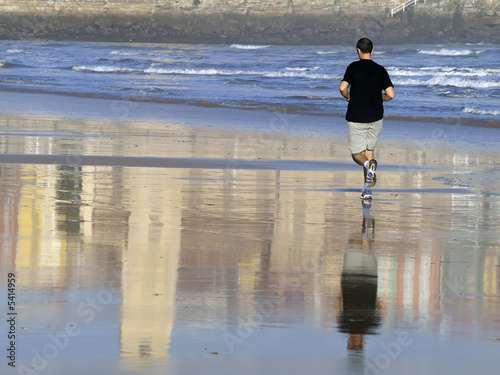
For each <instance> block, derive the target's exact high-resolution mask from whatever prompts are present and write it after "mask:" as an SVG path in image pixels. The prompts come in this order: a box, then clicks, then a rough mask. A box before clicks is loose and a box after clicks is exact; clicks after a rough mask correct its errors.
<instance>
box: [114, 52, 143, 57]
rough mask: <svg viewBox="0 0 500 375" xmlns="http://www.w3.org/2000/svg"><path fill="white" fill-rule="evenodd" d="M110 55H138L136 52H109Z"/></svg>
mask: <svg viewBox="0 0 500 375" xmlns="http://www.w3.org/2000/svg"><path fill="white" fill-rule="evenodd" d="M110 54H111V55H118V56H137V55H138V53H136V52H130V51H111V52H110Z"/></svg>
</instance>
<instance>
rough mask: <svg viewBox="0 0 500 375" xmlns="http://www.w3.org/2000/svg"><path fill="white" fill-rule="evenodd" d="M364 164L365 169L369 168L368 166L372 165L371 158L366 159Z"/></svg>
mask: <svg viewBox="0 0 500 375" xmlns="http://www.w3.org/2000/svg"><path fill="white" fill-rule="evenodd" d="M363 165H364V167H365V169H368V166H369V165H370V161H369V160H367V161H365V163H364V164H363Z"/></svg>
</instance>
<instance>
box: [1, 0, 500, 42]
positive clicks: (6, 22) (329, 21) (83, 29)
mask: <svg viewBox="0 0 500 375" xmlns="http://www.w3.org/2000/svg"><path fill="white" fill-rule="evenodd" d="M402 2H403V0H273V1H272V0H227V1H223V0H0V38H1V39H35V38H36V39H56V40H60V39H69V40H99V41H104V40H108V41H131V40H132V41H136V42H139V41H149V42H196V43H200V42H204V43H265V44H271V43H276V44H283V43H286V44H338V43H341V44H352V43H353V41H355V40H357V39H358V38H359V37H360V36H369V37H370V38H372V39H373V40H374V41H375V42H376V43H378V44H382V43H384V44H386V43H387V44H389V43H424V42H426V43H444V42H490V43H496V44H500V1H498V0H418V1H417V4H415V5H411V6H409V7H408V8H407V9H406V10H405V11H404V12H398V13H397V14H395V15H394V16H393V17H391V9H392V8H394V7H396V6H397V5H399V4H401V3H402Z"/></svg>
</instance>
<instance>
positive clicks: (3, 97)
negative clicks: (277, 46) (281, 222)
mask: <svg viewBox="0 0 500 375" xmlns="http://www.w3.org/2000/svg"><path fill="white" fill-rule="evenodd" d="M16 94H19V95H27V96H31V98H30V99H32V100H33V101H35V102H36V101H38V98H44V97H45V98H48V99H53V100H50V101H47V102H46V103H50V104H51V107H50V109H49V112H54V113H56V117H59V116H60V115H61V114H62V115H63V116H66V115H67V113H66V112H65V111H61V107H62V106H64V104H61V103H60V100H58V98H59V99H60V98H64V100H66V101H68V102H71V101H72V100H71V99H70V98H73V99H75V100H74V101H73V102H74V103H76V102H77V101H78V99H84V100H85V99H88V100H89V102H90V101H103V102H104V101H106V102H108V103H109V102H111V104H110V105H111V106H112V108H111V110H112V112H113V116H109V114H108V115H106V116H97V117H96V116H95V115H92V116H88V115H87V114H84V113H81V112H78V111H76V112H73V113H72V114H71V113H70V114H69V115H70V117H72V116H76V117H77V118H79V119H96V118H100V119H107V118H109V119H112V120H115V119H117V118H116V116H114V115H118V117H119V118H118V119H119V120H125V118H124V117H128V116H129V114H130V113H129V112H130V110H132V109H135V107H136V106H138V105H140V103H144V104H145V105H148V104H149V105H152V106H154V105H168V106H169V109H174V107H175V106H177V107H178V108H180V107H184V108H185V107H194V108H213V109H221V110H228V111H243V112H249V111H250V112H252V111H255V112H268V113H270V114H274V113H276V114H280V115H290V116H306V117H307V116H310V117H319V118H321V117H324V118H334V119H337V120H339V119H340V120H341V121H345V120H344V116H345V115H344V114H340V113H314V112H304V111H300V110H297V111H294V110H293V109H290V108H272V107H257V106H255V107H250V106H247V107H234V106H229V105H223V104H218V103H213V102H209V101H183V100H178V99H171V100H166V99H156V100H155V99H150V98H119V97H112V96H101V95H89V94H78V93H59V92H52V91H29V90H16V89H0V113H1V114H7V115H13V114H19V113H24V112H23V109H22V108H19V106H16V105H12V104H14V103H13V102H16V100H10V98H9V95H14V96H16V98H19V96H17V95H16ZM9 103H10V104H9ZM54 104H56V106H54ZM67 104H73V103H67ZM174 112H177V111H176V110H175V109H174ZM46 113H47V111H46V110H43V109H41V108H38V109H37V110H36V111H35V112H33V114H34V115H40V114H42V115H45V114H46ZM144 118H146V119H150V118H148V116H145V117H144ZM134 119H137V118H136V117H134ZM151 119H153V120H155V119H156V120H162V119H161V118H156V117H153V118H151ZM384 121H390V122H393V121H394V122H395V121H398V122H400V121H402V122H409V123H413V122H415V123H423V122H428V123H433V124H437V125H446V124H448V125H457V124H459V125H464V126H470V127H480V128H500V122H499V121H495V120H489V119H485V120H478V119H474V120H472V119H464V118H453V117H443V118H435V117H417V116H401V115H391V114H385V115H384Z"/></svg>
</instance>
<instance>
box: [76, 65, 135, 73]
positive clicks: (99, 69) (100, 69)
mask: <svg viewBox="0 0 500 375" xmlns="http://www.w3.org/2000/svg"><path fill="white" fill-rule="evenodd" d="M72 69H73V70H74V71H76V72H94V73H131V72H138V70H137V69H132V68H122V67H118V66H107V65H97V66H87V65H77V66H74V67H73V68H72Z"/></svg>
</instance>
